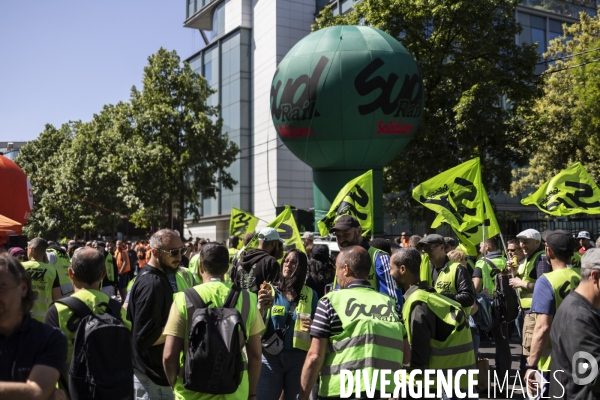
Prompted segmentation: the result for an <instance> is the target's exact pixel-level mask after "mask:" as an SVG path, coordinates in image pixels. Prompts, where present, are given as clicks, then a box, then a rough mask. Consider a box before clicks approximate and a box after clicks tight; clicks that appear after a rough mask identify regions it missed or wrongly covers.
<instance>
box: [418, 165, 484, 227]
mask: <svg viewBox="0 0 600 400" xmlns="http://www.w3.org/2000/svg"><path fill="white" fill-rule="evenodd" d="M484 193H485V189H484V188H483V184H482V183H481V168H480V164H479V157H477V158H474V159H472V160H469V161H467V162H464V163H462V164H460V165H458V166H456V167H454V168H450V169H449V170H447V171H444V172H442V173H441V174H439V175H436V176H434V177H433V178H431V179H429V180H427V181H425V182H423V183H421V184H419V185H418V186H417V187H415V188H414V190H413V193H412V194H413V198H414V199H415V200H417V201H418V202H419V203H421V204H423V205H424V206H425V207H427V208H429V209H431V210H433V211H435V212H437V213H438V214H439V217H438V218H437V219H436V221H434V224H433V225H432V227H437V226H439V224H440V223H441V222H442V221H445V222H447V223H448V224H450V226H451V227H452V228H453V229H455V230H458V231H460V232H466V231H467V230H470V229H473V228H475V227H476V226H478V225H481V224H482V223H483V219H484V218H483V203H484V196H483V194H484ZM486 197H487V196H486ZM436 223H437V225H436Z"/></svg>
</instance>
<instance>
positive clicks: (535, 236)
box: [517, 229, 542, 240]
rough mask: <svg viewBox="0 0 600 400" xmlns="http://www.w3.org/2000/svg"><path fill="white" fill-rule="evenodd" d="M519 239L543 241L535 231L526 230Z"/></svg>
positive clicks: (519, 235) (518, 236) (520, 234)
mask: <svg viewBox="0 0 600 400" xmlns="http://www.w3.org/2000/svg"><path fill="white" fill-rule="evenodd" d="M517 238H519V239H535V240H542V235H540V233H539V232H538V231H536V230H535V229H525V230H524V231H523V232H521V233H519V234H518V235H517Z"/></svg>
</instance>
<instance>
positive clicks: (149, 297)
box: [127, 229, 185, 400]
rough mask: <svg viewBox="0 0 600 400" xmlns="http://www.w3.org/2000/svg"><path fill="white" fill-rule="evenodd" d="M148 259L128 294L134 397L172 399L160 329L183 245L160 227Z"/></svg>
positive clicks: (173, 233) (168, 309)
mask: <svg viewBox="0 0 600 400" xmlns="http://www.w3.org/2000/svg"><path fill="white" fill-rule="evenodd" d="M150 252H151V256H150V261H149V262H148V264H146V266H145V267H144V269H143V271H142V272H141V273H140V274H139V275H138V277H137V279H136V281H135V283H134V284H133V286H132V287H131V291H130V293H129V306H128V307H127V319H128V320H129V321H131V324H132V329H131V336H132V342H133V367H134V370H133V373H134V379H133V383H134V388H135V394H136V397H137V398H138V399H140V400H146V399H153V400H154V399H173V392H172V391H171V387H170V386H169V381H168V379H167V376H166V374H165V371H164V369H163V363H162V355H163V350H164V343H165V336H164V335H163V330H164V328H165V325H166V323H167V319H168V317H169V311H170V309H171V305H172V304H173V293H175V292H176V291H177V286H176V284H175V286H173V285H174V284H173V282H174V281H175V280H174V279H172V278H173V276H174V274H175V273H176V272H177V268H178V267H179V264H180V263H181V257H182V256H183V253H184V252H185V247H184V246H183V242H182V241H181V238H180V237H179V235H178V234H177V232H175V231H172V230H170V229H162V230H160V231H158V232H156V233H155V234H154V235H152V237H151V238H150Z"/></svg>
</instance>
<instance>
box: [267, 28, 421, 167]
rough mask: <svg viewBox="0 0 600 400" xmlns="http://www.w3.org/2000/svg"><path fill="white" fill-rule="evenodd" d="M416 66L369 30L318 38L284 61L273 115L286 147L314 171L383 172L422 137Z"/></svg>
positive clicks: (327, 32) (332, 31)
mask: <svg viewBox="0 0 600 400" xmlns="http://www.w3.org/2000/svg"><path fill="white" fill-rule="evenodd" d="M423 98H424V96H423V80H422V78H421V74H420V72H419V68H418V66H417V63H416V61H415V60H414V58H413V57H412V55H411V54H409V53H408V52H407V51H406V49H405V48H404V47H403V46H402V45H401V44H400V42H398V40H396V39H394V38H393V37H392V36H390V35H388V34H387V33H385V32H382V31H380V30H378V29H374V28H370V27H367V26H336V27H331V28H326V29H322V30H319V31H316V32H313V33H311V34H310V35H308V36H307V37H305V38H304V39H302V40H301V41H300V42H298V43H297V44H296V45H295V46H294V47H293V48H292V49H291V50H290V51H289V53H288V54H287V55H286V56H285V58H284V59H283V60H282V61H281V63H280V64H279V67H278V69H277V71H276V72H275V76H274V77H273V83H272V85H271V116H272V119H273V123H274V124H275V128H276V129H277V132H278V134H279V136H280V137H281V139H282V141H283V142H284V143H285V145H286V146H287V147H288V148H289V149H290V151H291V152H292V153H294V155H296V157H298V158H299V159H300V160H302V161H304V162H305V163H306V164H308V165H309V166H311V167H312V168H313V169H315V170H340V169H342V170H347V169H353V170H367V169H371V168H382V167H384V166H385V165H386V164H387V163H389V162H390V161H391V160H392V159H393V158H394V157H395V156H396V155H397V154H398V153H399V152H400V151H401V150H402V149H403V148H404V146H406V144H407V143H408V141H409V140H410V139H411V137H412V136H413V135H414V134H415V133H416V131H417V128H418V126H419V122H420V120H421V116H422V114H423V101H424V100H423Z"/></svg>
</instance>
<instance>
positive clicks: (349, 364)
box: [298, 245, 410, 400]
mask: <svg viewBox="0 0 600 400" xmlns="http://www.w3.org/2000/svg"><path fill="white" fill-rule="evenodd" d="M335 263H336V277H337V283H338V284H339V286H340V289H342V290H336V291H333V292H330V293H328V294H326V295H325V296H324V297H323V298H321V300H319V304H318V306H317V311H316V312H315V318H314V320H313V323H312V326H311V330H310V335H311V337H312V341H311V344H310V349H309V350H308V354H307V356H306V361H305V362H304V366H303V368H302V375H301V378H300V393H299V395H298V398H299V399H301V400H306V399H308V396H309V394H310V392H311V389H312V387H313V386H314V384H315V382H316V380H317V377H318V376H319V373H320V375H321V383H320V387H319V398H323V397H326V398H327V397H333V398H339V396H340V371H341V370H342V368H344V369H345V368H347V369H349V370H351V371H352V375H354V371H358V370H361V369H362V370H366V369H367V368H368V367H373V368H376V369H380V368H385V369H391V370H392V371H394V370H398V369H401V368H402V364H403V363H404V364H406V363H408V362H409V358H410V348H409V346H408V340H407V339H406V331H405V330H404V326H403V325H402V323H401V322H400V318H399V316H398V314H397V312H396V304H395V303H396V302H395V300H394V299H393V298H391V297H390V296H387V295H385V294H383V293H380V292H378V291H376V290H375V289H374V288H373V286H372V285H371V284H370V283H369V281H368V277H369V274H370V271H371V257H370V256H369V253H368V251H367V250H366V249H364V248H363V247H362V246H352V245H349V246H343V247H342V249H341V251H340V254H339V255H338V256H337V258H336V261H335ZM374 310H375V311H374ZM374 341H377V345H376V346H363V345H364V344H365V343H374ZM358 346H361V347H360V348H359V347H358ZM331 349H333V350H331ZM334 353H335V357H334V356H333V354H334ZM359 353H360V355H358V354H359ZM384 353H385V355H386V356H385V359H384V357H382V355H383V354H384ZM374 386H377V387H376V390H377V392H378V393H379V389H382V388H384V386H383V384H382V383H381V380H379V379H378V380H377V383H376V384H374ZM350 397H356V398H365V397H366V394H365V393H364V392H361V393H354V395H352V396H350Z"/></svg>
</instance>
